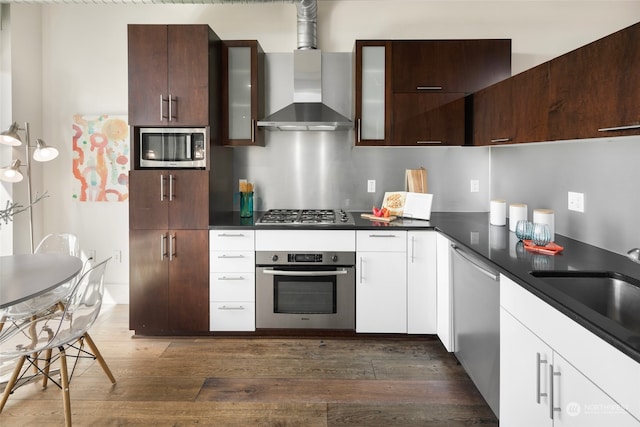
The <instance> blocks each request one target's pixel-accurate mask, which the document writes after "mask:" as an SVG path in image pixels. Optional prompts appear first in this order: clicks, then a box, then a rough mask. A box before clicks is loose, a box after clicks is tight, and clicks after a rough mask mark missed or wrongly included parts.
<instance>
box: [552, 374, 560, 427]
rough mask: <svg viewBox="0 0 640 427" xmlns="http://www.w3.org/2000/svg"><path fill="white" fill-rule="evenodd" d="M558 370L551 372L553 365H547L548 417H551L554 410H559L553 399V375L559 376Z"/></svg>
mask: <svg viewBox="0 0 640 427" xmlns="http://www.w3.org/2000/svg"><path fill="white" fill-rule="evenodd" d="M559 376H560V372H553V365H549V417H550V418H551V419H553V413H554V412H560V408H556V406H555V401H554V396H553V395H554V386H553V377H559Z"/></svg>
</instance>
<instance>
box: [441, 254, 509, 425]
mask: <svg viewBox="0 0 640 427" xmlns="http://www.w3.org/2000/svg"><path fill="white" fill-rule="evenodd" d="M451 280H452V287H453V335H454V354H455V356H456V358H457V359H458V361H459V362H460V364H462V366H463V367H464V369H465V370H466V371H467V374H469V377H471V380H472V381H473V383H474V384H475V385H476V387H477V388H478V390H479V391H480V393H481V394H482V397H484V399H485V400H486V401H487V403H488V404H489V407H490V408H491V410H492V411H493V413H494V414H495V415H496V417H497V416H499V413H500V412H499V404H500V282H499V280H500V275H499V273H497V272H496V271H495V270H494V268H492V267H490V266H488V265H487V263H486V262H483V261H482V260H480V259H478V256H476V255H473V254H471V253H469V251H465V250H464V249H463V248H460V247H459V246H456V245H455V244H452V245H451Z"/></svg>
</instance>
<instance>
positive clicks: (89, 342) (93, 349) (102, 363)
mask: <svg viewBox="0 0 640 427" xmlns="http://www.w3.org/2000/svg"><path fill="white" fill-rule="evenodd" d="M84 340H85V341H86V342H87V345H88V346H89V348H91V352H92V353H93V355H94V356H95V357H96V359H97V360H98V363H99V364H100V366H102V370H103V371H104V373H105V374H107V376H108V377H109V380H110V381H111V384H115V383H116V378H115V377H114V376H113V374H112V373H111V370H110V369H109V367H108V366H107V362H105V360H104V357H102V354H100V350H98V347H97V346H96V343H94V342H93V340H92V339H91V337H90V336H89V332H85V334H84Z"/></svg>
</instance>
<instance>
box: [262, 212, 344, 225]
mask: <svg viewBox="0 0 640 427" xmlns="http://www.w3.org/2000/svg"><path fill="white" fill-rule="evenodd" d="M354 224H355V222H354V220H353V216H352V215H351V214H350V213H349V212H345V211H343V210H342V209H340V210H333V209H269V210H268V211H267V212H265V213H264V215H262V217H260V219H259V220H258V221H257V222H256V225H354Z"/></svg>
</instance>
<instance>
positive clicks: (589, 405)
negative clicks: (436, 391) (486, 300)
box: [500, 276, 640, 427]
mask: <svg viewBox="0 0 640 427" xmlns="http://www.w3.org/2000/svg"><path fill="white" fill-rule="evenodd" d="M500 285H501V297H500V300H501V308H500V425H501V426H504V427H512V426H513V427H526V426H531V427H544V426H549V427H551V426H575V427H607V426H611V427H614V426H615V427H627V426H638V425H640V422H639V421H638V420H637V419H636V418H634V417H633V416H632V415H631V414H630V413H629V412H627V410H626V409H628V408H629V406H628V405H629V403H628V402H631V401H637V400H638V395H637V393H634V392H633V391H632V392H631V393H630V395H628V396H625V394H626V393H625V390H621V389H620V387H615V386H613V387H610V388H609V387H608V385H607V384H603V383H600V384H599V383H598V382H597V380H596V379H594V378H589V377H588V376H587V375H586V374H585V371H589V369H590V367H589V366H588V364H585V365H584V366H582V363H581V361H580V360H571V357H570V356H569V355H567V354H566V353H571V352H572V351H575V349H576V348H578V349H580V347H582V346H583V345H586V346H587V351H588V352H589V354H587V358H588V359H593V360H594V361H595V362H596V363H597V364H601V365H604V367H605V368H606V371H608V375H609V376H611V377H616V376H618V382H619V383H620V384H622V383H624V382H630V381H631V382H634V381H635V382H636V384H637V379H638V378H637V375H638V369H637V367H635V366H633V365H634V364H633V363H632V364H629V362H630V360H628V359H629V358H628V357H627V356H625V355H624V354H622V353H620V354H619V355H617V356H618V357H619V358H616V359H617V360H619V361H620V363H616V360H615V359H611V358H610V357H607V355H606V354H604V353H606V352H607V351H608V350H610V349H609V348H608V347H610V345H609V344H607V343H605V342H604V341H602V340H600V342H598V340H599V338H597V337H595V336H590V335H589V334H590V333H588V331H586V329H585V330H584V331H585V332H587V334H584V335H583V334H581V333H579V332H580V331H579V330H578V333H576V334H572V329H573V328H574V327H575V326H579V325H577V324H575V322H573V321H572V320H571V319H569V318H567V317H566V316H564V315H563V314H562V313H560V312H558V311H557V310H555V309H553V308H552V307H551V306H549V305H548V304H546V303H544V302H543V301H542V300H540V299H539V298H537V297H536V296H534V295H533V294H530V293H529V292H528V291H526V290H525V289H523V288H522V287H520V286H519V285H518V284H516V283H514V282H513V281H511V280H510V279H508V278H506V277H505V276H501V280H500ZM548 310H551V311H548ZM532 329H533V330H535V331H536V332H537V334H536V333H534V332H533V330H532ZM583 329H584V328H583ZM547 330H548V331H549V334H547V333H546V331H547ZM554 330H555V331H561V333H565V334H566V339H565V340H562V341H558V344H555V343H554V347H555V348H554V347H552V346H551V344H550V343H549V342H548V341H552V342H554V340H555V338H554V337H553V333H552V332H551V331H554ZM581 341H582V342H581ZM564 343H566V344H564ZM565 345H566V346H570V347H567V350H566V351H565V349H564V348H562V347H564V346H565ZM614 350H615V349H614ZM561 354H563V356H564V357H563V356H561ZM574 359H579V358H574ZM636 365H637V364H636ZM625 367H631V369H629V370H625ZM594 376H597V373H596V374H594ZM603 387H604V388H603ZM624 387H625V386H622V388H624ZM632 387H634V388H635V389H636V390H637V386H635V385H634V386H632ZM608 393H612V394H617V395H618V396H619V397H620V398H621V399H622V400H621V401H620V402H617V401H616V400H614V399H613V398H612V397H611V396H610V395H609V394H608Z"/></svg>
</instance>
